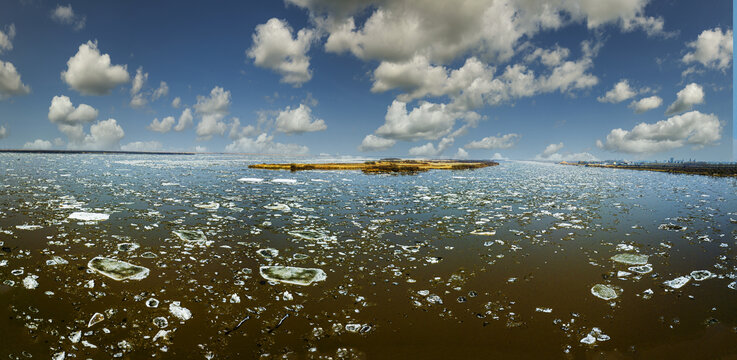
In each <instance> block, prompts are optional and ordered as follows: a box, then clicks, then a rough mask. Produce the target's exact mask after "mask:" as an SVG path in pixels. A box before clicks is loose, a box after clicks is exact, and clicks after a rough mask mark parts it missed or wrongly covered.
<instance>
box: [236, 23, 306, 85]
mask: <svg viewBox="0 0 737 360" xmlns="http://www.w3.org/2000/svg"><path fill="white" fill-rule="evenodd" d="M292 32H293V30H292V28H291V27H290V26H289V24H287V22H286V21H284V20H280V19H277V18H272V19H269V21H267V22H266V23H265V24H261V25H258V26H256V32H255V33H254V34H253V37H252V39H253V45H252V46H251V48H250V49H248V50H247V51H246V55H247V56H248V57H249V58H251V59H253V63H254V64H255V65H256V66H260V67H264V68H268V69H271V70H274V71H276V72H277V73H279V74H280V75H281V76H282V78H281V82H284V83H288V84H292V85H294V86H300V85H302V84H303V83H305V82H307V81H309V80H310V79H311V78H312V71H311V70H310V57H309V56H307V51H309V50H310V45H311V43H312V41H313V40H315V39H316V36H315V32H314V31H313V30H310V29H301V30H299V31H298V32H297V37H296V38H294V37H292Z"/></svg>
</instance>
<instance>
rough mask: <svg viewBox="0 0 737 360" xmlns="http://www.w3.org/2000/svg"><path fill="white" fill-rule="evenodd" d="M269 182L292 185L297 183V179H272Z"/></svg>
mask: <svg viewBox="0 0 737 360" xmlns="http://www.w3.org/2000/svg"><path fill="white" fill-rule="evenodd" d="M271 182H273V183H277V184H289V185H294V184H296V183H297V180H295V179H272V180H271Z"/></svg>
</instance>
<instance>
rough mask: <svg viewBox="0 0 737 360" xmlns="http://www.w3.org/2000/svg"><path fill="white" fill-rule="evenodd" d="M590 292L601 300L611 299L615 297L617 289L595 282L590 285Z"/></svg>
mask: <svg viewBox="0 0 737 360" xmlns="http://www.w3.org/2000/svg"><path fill="white" fill-rule="evenodd" d="M591 294H593V295H594V296H596V297H598V298H599V299H603V300H612V299H616V298H617V296H618V295H617V291H615V290H614V288H612V287H610V286H609V285H604V284H596V285H594V286H593V287H591Z"/></svg>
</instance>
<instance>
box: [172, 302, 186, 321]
mask: <svg viewBox="0 0 737 360" xmlns="http://www.w3.org/2000/svg"><path fill="white" fill-rule="evenodd" d="M169 312H170V313H171V314H172V315H174V317H176V318H177V319H179V320H182V321H186V320H189V319H191V318H192V312H191V311H189V309H187V308H186V307H182V306H181V305H180V302H179V301H172V303H171V304H169Z"/></svg>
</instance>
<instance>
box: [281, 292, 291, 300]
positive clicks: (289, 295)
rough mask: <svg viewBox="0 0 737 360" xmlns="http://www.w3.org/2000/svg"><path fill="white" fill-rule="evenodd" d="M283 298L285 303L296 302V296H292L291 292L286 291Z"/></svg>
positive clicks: (282, 295)
mask: <svg viewBox="0 0 737 360" xmlns="http://www.w3.org/2000/svg"><path fill="white" fill-rule="evenodd" d="M281 298H282V299H284V300H285V301H292V300H294V295H292V293H290V292H289V291H284V292H283V293H282V294H281Z"/></svg>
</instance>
